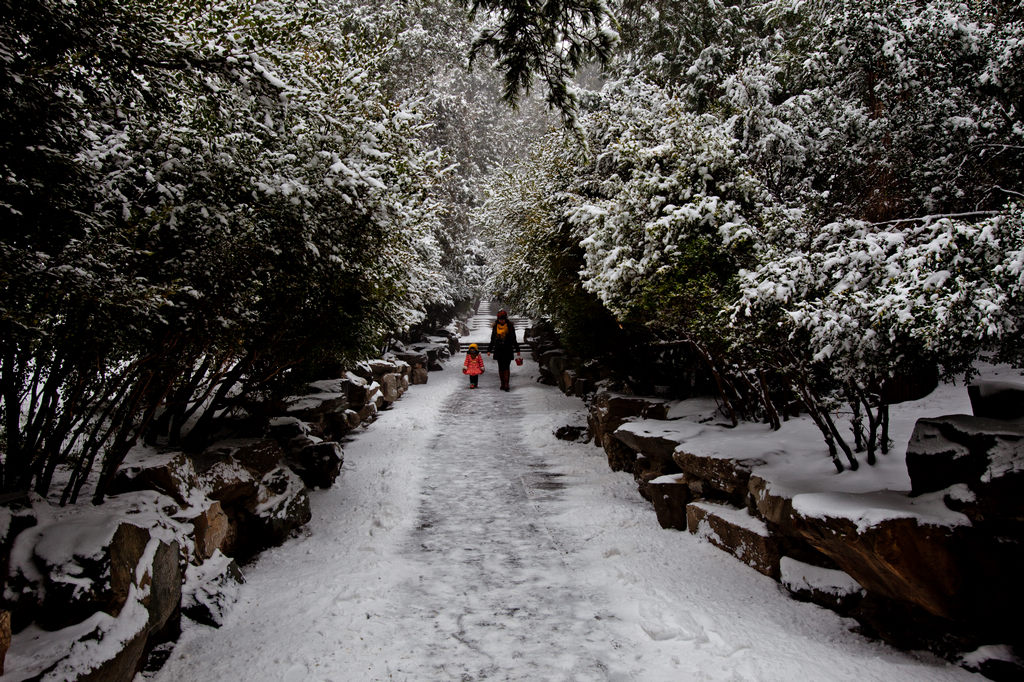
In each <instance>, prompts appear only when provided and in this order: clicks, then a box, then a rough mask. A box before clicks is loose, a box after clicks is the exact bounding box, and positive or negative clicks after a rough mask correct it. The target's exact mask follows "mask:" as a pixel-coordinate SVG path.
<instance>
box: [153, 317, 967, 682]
mask: <svg viewBox="0 0 1024 682" xmlns="http://www.w3.org/2000/svg"><path fill="white" fill-rule="evenodd" d="M478 328H479V329H480V330H481V332H479V333H482V330H484V325H483V324H480V325H478ZM475 333H477V332H475ZM473 340H477V339H476V338H474V339H473ZM494 369H495V368H494V366H493V364H489V365H488V373H487V374H485V375H484V378H483V381H482V388H481V389H480V390H477V391H469V390H466V389H465V387H464V383H463V382H464V377H463V376H462V375H461V374H460V373H459V371H458V368H457V367H456V366H454V364H452V363H450V364H449V366H448V367H447V368H446V370H445V371H442V372H434V373H431V375H430V383H429V384H427V385H426V386H417V387H414V388H413V390H412V391H410V392H409V393H408V394H407V395H406V396H405V397H404V398H403V399H402V401H401V402H400V403H399V404H398V405H397V406H396V407H395V408H394V409H393V410H391V411H389V412H386V413H383V414H382V415H381V416H380V418H379V419H378V420H377V422H376V423H374V424H373V425H371V426H370V427H369V428H368V429H366V430H365V431H364V432H362V433H360V434H358V436H357V437H356V439H355V440H354V441H353V442H352V443H349V444H348V445H347V446H346V464H345V472H344V473H343V475H342V477H341V478H340V479H339V481H338V483H337V484H336V486H335V487H334V488H332V489H331V490H327V491H319V492H316V493H314V494H313V506H314V519H313V521H312V522H311V524H310V525H309V527H308V531H307V533H306V535H305V536H303V537H300V538H297V539H295V540H292V541H290V542H289V543H287V544H286V545H285V546H284V547H281V548H277V549H275V550H272V551H270V552H267V553H265V554H264V555H263V556H262V557H261V558H260V559H259V560H258V561H257V562H256V563H255V564H254V565H252V566H248V567H246V576H247V581H248V582H247V583H246V585H245V586H244V587H243V590H242V598H241V600H240V602H239V603H238V604H237V605H236V606H235V607H234V609H233V610H232V612H231V614H230V616H229V618H228V622H226V623H225V625H224V626H223V627H222V628H221V629H219V630H214V629H210V628H206V627H204V626H198V625H189V626H188V627H187V629H186V632H185V633H184V634H183V636H182V639H181V641H180V642H179V644H178V646H177V647H176V649H175V651H174V653H173V654H172V656H171V659H170V660H169V661H168V662H167V664H166V665H165V667H164V668H163V670H162V671H161V672H160V673H159V674H158V675H156V676H155V679H157V680H159V681H160V682H170V681H180V680H246V681H251V680H257V681H259V680H268V681H270V680H285V681H292V680H294V681H299V680H317V681H320V680H331V681H334V682H340V681H349V680H351V681H362V680H409V681H412V680H416V681H420V680H572V681H576V680H635V681H637V682H647V681H655V682H658V681H665V682H667V681H669V680H730V681H731V680H737V681H738V680H750V681H761V680H780V681H782V680H785V681H787V682H792V681H794V680H812V679H813V680H860V681H863V680H879V681H881V680H886V681H898V680H929V681H931V680H960V679H969V678H972V677H973V676H971V675H970V674H968V673H967V672H965V671H963V670H961V669H958V668H955V667H951V666H949V665H947V664H945V663H944V662H941V661H938V660H936V659H934V658H932V657H929V656H915V655H911V654H906V653H902V652H898V651H895V650H893V649H890V648H888V647H885V646H883V645H880V644H877V643H874V642H870V641H868V640H865V639H863V638H862V637H860V636H858V635H856V634H853V633H851V632H850V631H849V628H850V626H851V625H852V622H851V621H845V620H843V619H841V618H839V617H838V616H836V615H835V614H833V613H831V612H828V611H825V610H823V609H820V608H818V607H815V606H811V605H808V604H800V603H797V602H795V601H793V600H791V599H789V598H788V597H787V596H785V595H784V594H783V593H782V592H781V590H780V588H779V586H778V585H777V584H776V583H775V582H773V581H771V580H770V579H768V578H765V577H764V576H761V575H760V574H758V573H756V572H754V571H753V570H751V569H749V568H747V567H746V566H743V565H741V564H740V563H738V562H737V561H735V560H734V559H732V558H730V557H728V556H727V555H725V554H724V553H723V552H721V551H719V550H717V549H715V548H713V547H711V546H709V545H708V544H706V543H704V542H703V541H701V540H699V539H697V538H695V537H693V536H691V535H689V534H688V533H680V532H676V531H667V530H662V529H660V528H659V527H658V525H657V522H656V521H655V518H654V513H653V511H652V510H651V509H650V507H649V505H648V504H647V503H646V502H645V501H644V500H642V499H641V498H640V497H639V495H638V494H637V493H636V488H635V484H634V483H633V481H632V478H631V477H630V476H628V475H624V474H616V473H613V472H611V471H609V470H608V468H607V464H606V462H605V458H604V455H603V452H602V451H600V450H599V449H597V448H595V447H593V446H591V445H583V444H575V443H571V444H570V443H563V442H560V441H557V440H555V439H554V437H553V436H552V435H551V432H552V429H553V428H555V427H557V426H561V425H563V424H565V423H568V422H569V421H573V420H574V419H575V420H578V419H579V414H578V412H579V410H580V409H581V407H582V406H581V404H580V402H579V401H578V400H575V399H571V398H567V397H565V396H562V395H561V394H560V393H558V392H557V391H556V390H554V389H551V388H547V387H543V386H540V385H537V384H536V383H535V381H534V379H535V375H534V374H533V369H532V368H531V367H530V366H529V364H527V365H525V366H524V367H522V368H514V369H513V378H512V386H513V390H512V392H511V393H502V392H500V391H498V390H497V387H496V382H497V377H496V372H495V371H494ZM574 413H576V414H575V415H574Z"/></svg>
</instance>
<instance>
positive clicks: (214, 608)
mask: <svg viewBox="0 0 1024 682" xmlns="http://www.w3.org/2000/svg"><path fill="white" fill-rule="evenodd" d="M244 582H245V579H244V578H243V576H242V571H241V569H239V567H238V564H236V563H235V560H234V559H231V558H229V557H226V556H224V555H223V554H222V553H221V552H220V550H217V551H215V552H214V553H213V555H212V556H211V557H210V558H209V559H207V560H206V561H204V562H203V563H201V564H199V565H190V566H189V567H188V568H187V569H186V570H185V584H184V587H183V588H182V600H181V610H182V613H183V614H184V615H186V616H188V617H189V618H191V619H192V620H193V621H195V622H196V623H202V624H203V625H210V626H212V627H219V626H220V625H221V624H222V623H223V622H224V617H225V615H226V614H227V612H228V610H229V609H230V608H231V605H232V604H234V603H235V601H236V600H237V598H238V590H239V586H240V585H241V584H243V583H244Z"/></svg>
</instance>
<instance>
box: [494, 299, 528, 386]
mask: <svg viewBox="0 0 1024 682" xmlns="http://www.w3.org/2000/svg"><path fill="white" fill-rule="evenodd" d="M513 352H515V354H516V355H519V354H520V353H519V342H518V341H516V328H515V326H514V325H513V324H512V320H510V319H508V313H507V312H505V311H504V310H499V311H498V319H497V320H495V321H494V326H492V327H491V345H490V347H489V348H488V353H487V354H488V355H490V354H492V353H493V354H494V359H495V360H497V361H498V378H499V379H501V390H503V391H507V390H509V387H508V381H509V378H510V377H511V375H512V370H511V365H512V353H513Z"/></svg>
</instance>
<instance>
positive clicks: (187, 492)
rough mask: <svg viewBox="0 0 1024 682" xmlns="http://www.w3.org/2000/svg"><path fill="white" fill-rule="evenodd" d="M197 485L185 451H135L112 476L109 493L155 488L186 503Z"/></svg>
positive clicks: (179, 501) (184, 504) (116, 493)
mask: <svg viewBox="0 0 1024 682" xmlns="http://www.w3.org/2000/svg"><path fill="white" fill-rule="evenodd" d="M198 486H199V478H198V476H197V475H196V470H195V467H194V466H193V464H192V459H191V458H190V457H189V456H188V455H186V454H185V453H183V452H168V453H156V452H151V451H144V450H134V451H133V452H132V454H131V456H130V458H129V459H128V460H127V461H125V463H124V464H122V465H121V467H120V468H119V469H118V471H117V474H116V475H115V476H114V479H113V481H112V482H111V487H110V494H111V495H119V494H121V493H127V492H135V491H138V490H156V491H158V492H161V493H164V494H165V495H168V496H170V497H172V498H173V499H174V500H175V501H176V502H177V503H178V504H180V505H182V506H188V505H189V504H190V503H191V502H190V498H191V497H192V496H193V495H194V493H195V490H196V488H197V487H198Z"/></svg>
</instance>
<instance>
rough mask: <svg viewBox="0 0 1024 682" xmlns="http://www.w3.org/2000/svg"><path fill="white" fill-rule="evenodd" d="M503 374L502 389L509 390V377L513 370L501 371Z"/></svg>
mask: <svg viewBox="0 0 1024 682" xmlns="http://www.w3.org/2000/svg"><path fill="white" fill-rule="evenodd" d="M500 374H501V390H503V391H507V390H509V388H508V382H509V379H511V375H512V370H509V369H506V370H503V371H502V372H500Z"/></svg>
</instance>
